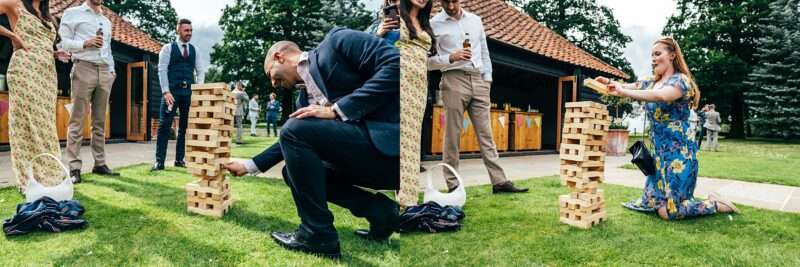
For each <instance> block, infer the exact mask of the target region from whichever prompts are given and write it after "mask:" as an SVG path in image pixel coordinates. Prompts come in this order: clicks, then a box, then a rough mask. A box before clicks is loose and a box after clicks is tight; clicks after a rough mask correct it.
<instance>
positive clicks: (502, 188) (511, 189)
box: [492, 181, 528, 194]
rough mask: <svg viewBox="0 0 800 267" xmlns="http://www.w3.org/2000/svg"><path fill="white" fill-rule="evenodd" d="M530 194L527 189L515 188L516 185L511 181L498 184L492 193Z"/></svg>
mask: <svg viewBox="0 0 800 267" xmlns="http://www.w3.org/2000/svg"><path fill="white" fill-rule="evenodd" d="M525 192H528V189H527V188H518V187H516V186H514V183H512V182H511V181H507V182H505V183H502V184H496V185H493V186H492V193H494V194H499V193H525Z"/></svg>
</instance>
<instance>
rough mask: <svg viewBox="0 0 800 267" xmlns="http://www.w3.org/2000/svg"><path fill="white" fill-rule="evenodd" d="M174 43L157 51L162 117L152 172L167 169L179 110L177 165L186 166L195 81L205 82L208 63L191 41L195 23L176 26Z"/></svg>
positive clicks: (176, 149) (184, 20) (184, 21)
mask: <svg viewBox="0 0 800 267" xmlns="http://www.w3.org/2000/svg"><path fill="white" fill-rule="evenodd" d="M177 33H178V36H177V38H176V40H175V42H172V43H169V44H165V45H164V47H162V48H161V52H160V53H159V54H158V80H159V83H161V94H162V95H163V97H162V101H161V111H160V112H159V113H160V119H159V124H158V137H157V141H156V162H155V164H153V168H152V169H151V170H152V171H159V170H163V169H164V161H165V160H166V156H167V142H168V141H169V132H170V128H172V121H173V118H175V113H176V112H179V113H180V117H179V119H178V133H177V134H176V139H177V142H176V144H175V167H181V168H185V167H186V163H185V162H184V161H183V157H184V153H185V149H186V128H187V127H188V125H189V106H190V105H191V102H192V88H191V87H192V84H194V83H198V84H202V83H203V82H204V81H205V68H204V67H205V66H204V64H202V62H201V61H200V57H198V56H197V51H196V50H195V47H194V45H192V44H190V43H189V41H191V40H192V22H191V21H189V20H188V19H181V20H179V21H178V26H177Z"/></svg>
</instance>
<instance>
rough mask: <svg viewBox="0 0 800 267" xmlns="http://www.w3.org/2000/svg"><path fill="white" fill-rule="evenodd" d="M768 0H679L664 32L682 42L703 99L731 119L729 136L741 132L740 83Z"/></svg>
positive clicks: (742, 87) (742, 105)
mask: <svg viewBox="0 0 800 267" xmlns="http://www.w3.org/2000/svg"><path fill="white" fill-rule="evenodd" d="M769 2H770V1H769V0H745V1H739V0H679V1H678V3H677V11H676V12H675V14H674V15H673V16H672V17H670V18H669V21H668V22H667V25H666V26H665V28H664V31H663V34H664V35H671V36H673V37H674V38H675V39H676V40H677V41H678V43H679V44H680V45H681V48H682V50H683V53H684V55H685V58H686V61H687V64H688V65H689V68H690V69H691V71H692V73H693V74H694V76H695V79H696V82H697V84H698V86H699V87H700V90H701V92H702V97H703V99H702V102H704V103H714V104H716V106H717V110H718V111H719V112H720V113H721V114H723V117H727V116H726V115H727V114H730V115H731V117H732V119H733V121H732V127H731V133H730V137H736V138H740V137H744V134H745V133H744V119H745V118H746V117H747V114H746V113H745V102H744V99H745V98H744V92H746V91H747V90H748V89H749V87H748V86H747V85H746V84H745V83H744V80H745V79H746V77H747V75H748V74H749V73H750V72H751V70H752V67H753V65H755V64H756V63H757V62H758V58H757V57H756V52H757V50H756V49H757V43H758V42H757V41H758V40H760V39H761V38H762V37H763V36H764V32H763V30H762V29H761V28H760V27H759V26H758V21H759V19H761V18H764V17H767V16H769V13H768V12H769V8H768V3H769Z"/></svg>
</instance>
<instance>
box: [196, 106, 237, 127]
mask: <svg viewBox="0 0 800 267" xmlns="http://www.w3.org/2000/svg"><path fill="white" fill-rule="evenodd" d="M193 118H215V119H225V120H229V121H233V113H225V112H201V111H197V110H189V119H190V120H191V119H193ZM231 125H233V124H231Z"/></svg>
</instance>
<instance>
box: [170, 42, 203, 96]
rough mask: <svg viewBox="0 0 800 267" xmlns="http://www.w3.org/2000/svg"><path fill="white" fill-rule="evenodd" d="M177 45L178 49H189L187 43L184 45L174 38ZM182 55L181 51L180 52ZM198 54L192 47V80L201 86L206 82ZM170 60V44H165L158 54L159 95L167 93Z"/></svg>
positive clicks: (195, 47)
mask: <svg viewBox="0 0 800 267" xmlns="http://www.w3.org/2000/svg"><path fill="white" fill-rule="evenodd" d="M175 42H177V43H178V48H181V49H183V48H182V47H183V45H186V49H189V43H184V42H183V41H181V39H180V38H175ZM181 54H183V51H181ZM199 54H200V53H199V52H198V51H197V46H194V74H195V76H194V79H195V83H197V84H203V83H205V81H206V68H205V66H206V64H205V63H204V62H203V61H202V59H201V57H200V55H199ZM171 59H172V43H168V44H165V45H164V46H162V47H161V52H159V53H158V82H160V83H161V93H167V92H169V77H168V76H169V75H168V72H169V61H170V60H171Z"/></svg>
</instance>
